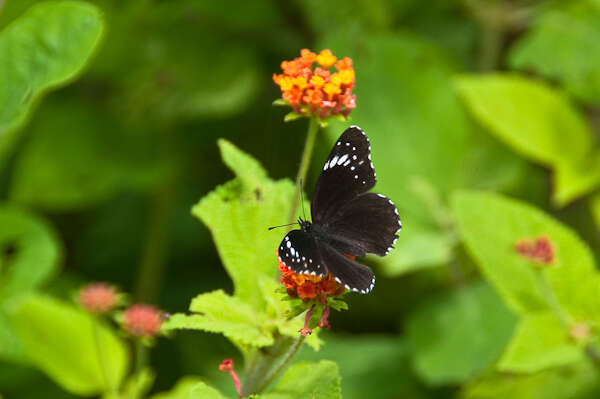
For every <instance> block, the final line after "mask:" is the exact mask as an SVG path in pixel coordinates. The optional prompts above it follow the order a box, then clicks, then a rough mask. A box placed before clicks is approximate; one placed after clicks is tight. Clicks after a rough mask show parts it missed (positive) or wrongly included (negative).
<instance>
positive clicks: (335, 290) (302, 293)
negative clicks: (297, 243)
mask: <svg viewBox="0 0 600 399" xmlns="http://www.w3.org/2000/svg"><path fill="white" fill-rule="evenodd" d="M277 263H278V266H279V270H281V273H282V275H281V279H280V280H281V282H282V283H283V285H285V288H287V292H288V295H289V296H293V297H297V298H300V299H302V300H303V301H308V300H311V299H314V298H317V297H319V298H320V299H322V300H323V301H324V300H325V299H326V298H327V297H328V296H337V295H341V294H342V293H343V292H344V291H345V289H344V286H343V285H341V284H339V283H338V282H337V281H335V279H334V278H333V276H332V275H331V274H329V275H327V277H319V276H311V275H307V274H297V273H294V272H293V271H291V270H290V269H288V268H287V267H286V266H285V265H284V264H283V263H282V262H281V261H280V260H278V261H277Z"/></svg>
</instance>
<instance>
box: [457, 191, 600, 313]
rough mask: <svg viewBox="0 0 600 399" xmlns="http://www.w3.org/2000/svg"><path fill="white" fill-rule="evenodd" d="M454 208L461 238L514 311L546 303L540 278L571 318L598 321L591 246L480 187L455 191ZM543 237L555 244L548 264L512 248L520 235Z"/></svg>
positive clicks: (534, 212) (538, 307)
mask: <svg viewBox="0 0 600 399" xmlns="http://www.w3.org/2000/svg"><path fill="white" fill-rule="evenodd" d="M452 209H453V212H454V215H455V217H456V222H457V225H458V227H459V229H460V231H461V234H462V237H463V239H464V241H465V243H466V245H467V247H468V249H469V250H470V252H471V253H472V255H473V257H474V258H475V260H476V261H477V264H478V266H479V267H480V269H481V271H482V273H483V274H484V275H485V276H486V277H487V278H488V279H489V280H490V282H491V283H492V284H493V285H494V287H495V288H496V290H497V291H498V293H499V294H500V295H501V296H502V298H503V299H504V301H505V302H506V304H507V305H508V306H509V307H510V308H511V309H513V310H514V311H515V312H518V313H529V312H539V311H543V310H546V309H547V308H548V300H549V298H547V296H546V295H547V294H546V293H545V289H544V287H543V286H542V285H541V282H540V275H538V273H542V278H543V280H545V281H546V283H545V284H548V286H549V287H550V290H551V291H552V295H553V296H555V297H556V300H557V301H558V303H559V304H560V305H561V306H562V307H563V308H564V309H565V311H566V312H567V314H568V315H569V316H570V317H571V318H573V319H574V320H575V321H585V320H590V319H592V320H600V314H599V306H600V303H598V301H599V299H600V298H599V297H598V295H597V293H598V290H599V288H600V280H599V277H598V273H597V272H596V270H595V265H594V258H593V256H592V254H591V252H590V250H589V248H588V247H587V246H586V245H585V244H584V243H583V242H582V241H581V239H580V238H579V237H577V235H576V234H575V233H574V232H573V231H571V229H569V228H568V227H566V226H564V225H562V224H561V223H559V222H558V221H556V220H554V219H553V218H551V217H550V216H548V215H546V214H544V213H543V212H541V211H540V210H538V209H536V208H534V207H533V206H531V205H528V204H526V203H523V202H520V201H516V200H513V199H509V198H506V197H502V196H499V195H495V194H489V193H482V192H474V191H472V192H469V191H463V192H458V193H456V194H455V195H454V197H453V201H452ZM544 235H545V236H547V237H548V238H549V240H550V242H551V243H552V245H553V246H554V248H555V256H554V260H553V262H552V264H551V265H549V266H548V267H545V268H544V269H543V270H538V269H537V268H536V266H535V265H534V264H533V263H532V261H530V260H528V259H526V258H525V257H523V256H521V255H519V254H518V253H517V252H516V251H515V243H516V242H517V241H518V240H521V239H532V238H537V237H540V236H544Z"/></svg>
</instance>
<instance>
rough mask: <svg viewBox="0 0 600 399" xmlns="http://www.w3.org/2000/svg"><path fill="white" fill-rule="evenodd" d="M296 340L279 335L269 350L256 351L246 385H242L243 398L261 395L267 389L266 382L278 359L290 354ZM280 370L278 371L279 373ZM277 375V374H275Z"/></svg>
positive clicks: (249, 366) (245, 381)
mask: <svg viewBox="0 0 600 399" xmlns="http://www.w3.org/2000/svg"><path fill="white" fill-rule="evenodd" d="M294 343H295V340H294V339H293V338H291V337H287V336H284V335H278V336H277V337H276V338H275V342H274V343H273V345H272V346H270V347H269V348H263V349H258V350H256V352H255V354H254V356H252V357H251V358H250V360H249V362H248V365H247V367H246V373H245V378H244V383H243V384H242V397H247V396H249V395H254V394H257V393H261V392H262V389H264V388H265V387H266V384H265V381H266V378H267V376H271V375H272V374H273V373H272V372H270V371H271V370H272V369H273V367H274V366H273V365H274V364H275V362H276V361H277V359H279V358H281V357H282V356H284V357H285V355H284V354H287V353H289V352H290V348H292V347H293V345H294ZM279 371H280V370H278V372H279ZM275 375H276V374H275Z"/></svg>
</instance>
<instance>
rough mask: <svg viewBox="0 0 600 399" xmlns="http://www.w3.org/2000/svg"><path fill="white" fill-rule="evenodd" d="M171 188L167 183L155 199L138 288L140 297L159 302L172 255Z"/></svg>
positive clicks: (137, 296) (151, 205) (147, 300)
mask: <svg viewBox="0 0 600 399" xmlns="http://www.w3.org/2000/svg"><path fill="white" fill-rule="evenodd" d="M171 191H172V189H171V184H169V183H166V184H165V185H164V186H163V187H161V189H160V190H159V191H158V192H156V193H155V194H154V196H153V197H152V199H151V203H150V215H149V220H148V233H147V236H146V241H145V243H144V249H143V252H142V259H141V261H140V266H139V272H138V280H137V284H136V288H135V297H136V299H137V300H140V301H144V302H155V301H156V299H157V297H158V294H159V291H160V286H161V282H162V280H163V274H164V269H165V264H166V261H167V255H168V241H169V234H168V227H169V215H170V205H171V202H172V192H171Z"/></svg>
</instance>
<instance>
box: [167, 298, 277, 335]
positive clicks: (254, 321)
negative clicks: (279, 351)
mask: <svg viewBox="0 0 600 399" xmlns="http://www.w3.org/2000/svg"><path fill="white" fill-rule="evenodd" d="M190 311H192V312H194V313H196V314H192V315H184V314H181V313H177V314H174V315H172V316H171V317H170V318H169V320H168V321H167V322H165V323H164V325H163V330H165V331H169V330H175V329H186V330H189V329H192V330H203V331H209V332H215V333H221V334H223V335H225V336H226V337H227V338H229V339H231V340H232V341H233V342H234V343H236V344H238V346H240V345H241V346H242V347H243V346H254V347H262V346H269V345H271V344H273V335H272V334H271V333H270V332H269V331H268V330H267V329H266V328H265V320H264V317H263V316H262V315H260V314H258V313H256V311H255V310H254V309H253V308H252V307H251V306H250V305H248V304H247V303H246V302H243V301H241V300H240V299H238V298H236V297H232V296H229V295H227V294H226V293H225V292H223V291H222V290H217V291H213V292H209V293H207V294H200V295H198V296H197V297H195V298H194V299H193V300H192V303H191V305H190Z"/></svg>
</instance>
